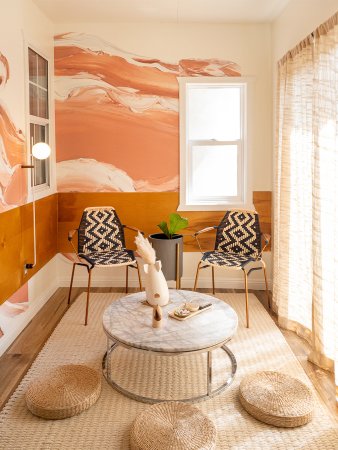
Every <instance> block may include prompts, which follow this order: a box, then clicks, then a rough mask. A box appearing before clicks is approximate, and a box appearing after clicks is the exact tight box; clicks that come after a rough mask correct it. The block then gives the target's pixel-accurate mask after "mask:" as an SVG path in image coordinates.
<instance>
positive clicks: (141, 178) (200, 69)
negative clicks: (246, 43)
mask: <svg viewBox="0 0 338 450" xmlns="http://www.w3.org/2000/svg"><path fill="white" fill-rule="evenodd" d="M239 75H240V72H239V68H238V66H237V64H235V63H234V62H230V61H223V60H219V59H209V60H196V59H183V60H180V61H178V62H177V63H166V62H163V61H161V60H159V59H149V58H143V57H139V56H136V55H131V54H129V53H127V52H125V51H122V50H120V49H118V48H116V47H114V46H113V45H112V44H110V43H109V42H106V41H104V40H102V39H100V38H98V37H95V36H90V35H86V34H81V33H67V34H63V35H58V36H56V37H55V95H56V104H55V107H56V110H55V111H56V150H57V183H58V191H59V192H71V191H73V192H74V191H77V192H107V191H122V192H133V191H142V192H156V191H177V190H178V169H179V168H178V161H179V137H178V82H177V77H182V76H239Z"/></svg>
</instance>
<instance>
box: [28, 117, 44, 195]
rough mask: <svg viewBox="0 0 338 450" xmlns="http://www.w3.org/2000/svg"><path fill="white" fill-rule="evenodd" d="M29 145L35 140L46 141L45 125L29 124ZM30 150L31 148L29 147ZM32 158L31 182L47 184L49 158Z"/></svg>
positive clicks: (34, 142) (35, 141) (36, 184)
mask: <svg viewBox="0 0 338 450" xmlns="http://www.w3.org/2000/svg"><path fill="white" fill-rule="evenodd" d="M30 136H31V147H32V144H33V145H34V144H36V143H37V142H47V138H48V135H47V126H45V125H38V124H33V123H31V124H30ZM31 150H32V149H31ZM33 159H34V162H33V163H34V171H33V180H32V183H33V185H34V186H38V185H40V184H49V159H46V160H39V159H36V158H33Z"/></svg>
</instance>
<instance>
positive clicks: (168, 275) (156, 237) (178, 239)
mask: <svg viewBox="0 0 338 450" xmlns="http://www.w3.org/2000/svg"><path fill="white" fill-rule="evenodd" d="M149 241H150V243H151V244H152V246H153V247H154V249H155V252H156V259H159V260H160V261H161V263H162V272H163V274H164V276H165V279H166V280H167V281H170V280H176V282H177V279H176V270H177V269H176V262H177V251H178V252H179V255H178V261H179V268H178V269H179V270H178V272H179V273H178V278H181V277H182V274H183V236H182V235H181V234H174V235H173V237H172V239H168V238H167V236H166V235H165V234H164V233H155V234H151V235H150V236H149Z"/></svg>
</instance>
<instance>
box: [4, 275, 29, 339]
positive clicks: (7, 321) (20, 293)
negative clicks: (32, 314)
mask: <svg viewBox="0 0 338 450" xmlns="http://www.w3.org/2000/svg"><path fill="white" fill-rule="evenodd" d="M28 306H29V303H28V283H25V284H24V285H23V286H22V287H21V288H20V289H18V290H17V291H16V292H15V293H14V294H13V295H12V296H11V297H10V298H9V299H8V300H7V301H5V302H4V303H3V304H2V305H0V338H1V337H2V336H4V335H6V333H7V331H10V330H11V328H12V325H13V320H14V321H15V320H16V318H17V317H19V316H20V315H21V314H23V313H25V312H26V311H27V309H28Z"/></svg>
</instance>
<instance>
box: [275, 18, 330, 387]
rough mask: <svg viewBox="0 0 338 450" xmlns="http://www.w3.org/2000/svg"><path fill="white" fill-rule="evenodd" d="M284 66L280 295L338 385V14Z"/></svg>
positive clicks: (286, 322) (286, 317)
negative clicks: (334, 372) (334, 375)
mask: <svg viewBox="0 0 338 450" xmlns="http://www.w3.org/2000/svg"><path fill="white" fill-rule="evenodd" d="M278 73H279V80H278V119H277V149H276V178H275V196H274V214H275V225H274V289H273V302H274V307H275V309H276V311H277V313H278V320H279V323H280V325H281V326H282V327H285V328H288V329H292V330H294V331H296V332H297V333H298V334H299V335H301V336H303V337H305V338H306V339H307V340H308V341H309V342H310V343H311V344H312V352H311V354H310V355H309V359H310V360H311V361H312V362H314V363H316V364H318V365H320V366H321V367H323V368H325V369H329V370H334V368H335V367H336V386H338V13H337V14H335V15H334V16H333V17H332V18H331V19H329V20H328V21H327V22H326V23H325V24H323V25H321V26H320V27H319V28H318V29H317V30H316V31H315V32H314V33H312V35H311V36H309V37H308V38H306V39H305V40H304V41H303V42H301V43H300V44H299V45H298V46H297V47H296V48H295V49H293V50H292V51H290V52H289V53H288V54H286V55H285V56H284V58H283V59H282V60H281V61H280V63H279V72H278Z"/></svg>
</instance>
